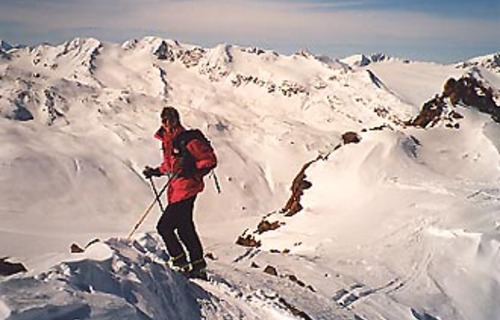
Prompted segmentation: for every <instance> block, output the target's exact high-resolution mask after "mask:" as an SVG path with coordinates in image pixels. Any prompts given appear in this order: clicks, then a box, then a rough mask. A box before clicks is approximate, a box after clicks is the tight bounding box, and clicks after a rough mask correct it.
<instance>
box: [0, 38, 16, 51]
mask: <svg viewBox="0 0 500 320" xmlns="http://www.w3.org/2000/svg"><path fill="white" fill-rule="evenodd" d="M12 48H13V46H12V45H11V44H10V43H8V42H6V41H4V40H2V39H0V50H3V51H8V50H10V49H12Z"/></svg>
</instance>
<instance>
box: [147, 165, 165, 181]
mask: <svg viewBox="0 0 500 320" xmlns="http://www.w3.org/2000/svg"><path fill="white" fill-rule="evenodd" d="M142 174H143V175H144V178H146V179H149V178H151V177H161V176H162V174H161V172H160V168H151V167H148V166H145V167H144V170H142Z"/></svg>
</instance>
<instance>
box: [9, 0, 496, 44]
mask: <svg viewBox="0 0 500 320" xmlns="http://www.w3.org/2000/svg"><path fill="white" fill-rule="evenodd" d="M3 1H5V2H2V4H0V23H1V22H3V21H7V20H9V21H12V22H16V23H17V24H19V25H22V26H24V28H22V29H28V30H36V31H38V32H39V33H40V34H45V35H46V34H51V35H53V38H57V36H58V35H64V36H66V37H67V34H68V30H89V31H92V30H93V34H94V35H95V36H96V37H99V32H98V31H101V32H102V34H106V35H107V36H111V37H112V38H113V40H116V39H120V40H126V39H130V38H131V37H132V35H137V34H140V33H141V32H143V33H144V32H146V31H148V30H154V31H156V32H157V33H159V34H162V35H165V36H167V37H172V38H178V39H179V40H181V41H184V40H185V39H208V40H210V41H212V42H213V41H217V42H249V41H255V42H265V43H273V42H275V43H281V44H284V43H286V42H289V43H306V44H307V43H311V44H312V43H316V44H317V45H319V46H325V45H326V44H328V43H341V42H349V43H353V42H358V43H361V42H372V43H376V42H377V41H380V40H381V39H382V40H383V41H384V42H385V43H389V42H391V41H392V42H394V43H397V42H400V43H411V42H419V43H424V42H426V41H427V42H438V41H447V42H450V43H460V42H464V41H467V42H470V41H473V42H477V43H480V42H488V41H489V42H491V41H494V40H492V39H498V38H499V34H498V33H499V31H498V30H499V23H498V20H485V19H478V18H468V19H464V18H457V17H446V16H442V15H441V16H439V15H436V14H429V13H425V12H412V11H405V10H394V9H388V10H375V9H365V8H364V6H365V4H367V3H368V2H365V1H353V2H346V1H326V2H325V1H320V2H314V1H313V2H304V1H287V2H281V1H251V0H232V1H226V0H167V1H165V0H163V1H160V0H142V1H141V2H137V1H132V0H85V1H82V0H73V1H61V0H37V1H35V0H22V1H20V2H21V3H22V5H20V3H19V1H18V0H17V1H12V0H3ZM372 3H373V2H372ZM372 7H373V5H372ZM22 29H19V30H20V31H21V30H22ZM15 33H16V32H15V30H10V32H9V34H10V35H12V34H15ZM91 33H92V32H91ZM75 36H79V35H78V34H75ZM1 37H2V31H0V38H1ZM19 37H20V38H21V37H22V34H19ZM14 40H16V39H14ZM41 40H42V41H43V40H45V39H41ZM48 40H52V39H48ZM59 40H60V39H59ZM103 40H106V39H103ZM16 41H17V40H16ZM200 44H201V45H203V43H200Z"/></svg>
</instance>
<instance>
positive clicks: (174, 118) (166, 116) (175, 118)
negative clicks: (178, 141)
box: [161, 106, 180, 124]
mask: <svg viewBox="0 0 500 320" xmlns="http://www.w3.org/2000/svg"><path fill="white" fill-rule="evenodd" d="M161 119H162V120H170V121H171V122H173V123H174V124H179V123H180V116H179V111H177V109H175V108H174V107H171V106H168V107H165V108H163V110H162V111H161Z"/></svg>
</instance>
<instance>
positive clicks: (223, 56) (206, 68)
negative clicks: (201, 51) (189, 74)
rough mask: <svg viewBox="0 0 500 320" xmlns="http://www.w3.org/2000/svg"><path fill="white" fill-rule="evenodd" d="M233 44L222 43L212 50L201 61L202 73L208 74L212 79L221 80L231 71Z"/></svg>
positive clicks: (200, 70)
mask: <svg viewBox="0 0 500 320" xmlns="http://www.w3.org/2000/svg"><path fill="white" fill-rule="evenodd" d="M232 48H233V47H232V46H230V45H227V44H220V45H218V46H216V47H214V48H212V49H210V50H208V52H207V54H206V55H205V56H204V58H203V60H202V61H201V62H200V66H199V72H200V74H204V75H208V77H209V79H210V80H211V81H220V80H222V79H223V78H225V77H227V76H228V75H229V73H230V72H231V64H232V62H233V55H232V53H231V50H232Z"/></svg>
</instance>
